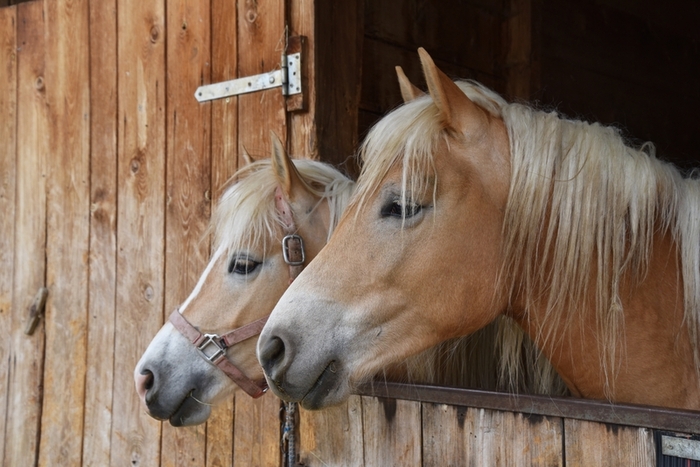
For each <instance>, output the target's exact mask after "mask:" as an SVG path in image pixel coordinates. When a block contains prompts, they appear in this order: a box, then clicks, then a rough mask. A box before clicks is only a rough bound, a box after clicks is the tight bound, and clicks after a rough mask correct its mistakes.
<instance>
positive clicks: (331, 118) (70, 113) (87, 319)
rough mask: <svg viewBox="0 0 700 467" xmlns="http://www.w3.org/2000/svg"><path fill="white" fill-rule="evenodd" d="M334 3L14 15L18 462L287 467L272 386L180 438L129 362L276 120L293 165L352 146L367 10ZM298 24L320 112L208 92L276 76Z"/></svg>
mask: <svg viewBox="0 0 700 467" xmlns="http://www.w3.org/2000/svg"><path fill="white" fill-rule="evenodd" d="M317 3H318V4H317ZM321 3H324V5H320V4H321ZM336 3H340V2H307V1H303V0H269V1H264V2H263V1H253V0H238V1H230V0H195V1H192V0H168V1H167V2H166V1H165V0H119V1H117V0H51V1H44V0H35V1H33V2H28V3H21V4H19V5H15V6H9V7H2V8H0V216H1V221H0V264H1V265H2V268H0V331H2V333H3V336H5V337H3V339H0V385H2V389H0V407H2V408H3V410H4V415H3V416H2V417H0V437H1V438H2V442H0V459H2V460H1V462H2V464H3V465H8V466H20V465H66V466H67V465H86V466H87V465H90V466H105V465H120V466H123V465H130V466H149V467H150V466H158V465H187V466H202V467H203V466H215V465H216V466H227V465H233V464H235V465H242V466H248V465H258V466H278V465H280V462H281V453H280V445H279V435H280V411H279V409H280V402H279V400H278V399H276V398H275V397H274V396H272V395H271V394H268V395H266V396H265V397H263V398H261V399H259V400H255V401H253V400H251V399H250V398H249V397H248V396H246V395H241V396H239V397H235V398H233V397H232V398H231V399H230V400H229V401H227V402H226V403H225V404H224V405H223V406H222V407H220V408H218V409H216V410H215V411H214V413H213V416H212V418H211V419H210V421H209V422H208V423H207V424H206V425H202V426H198V427H191V428H178V429H175V428H172V427H171V426H170V425H169V424H167V423H161V422H158V421H155V420H153V419H151V418H150V417H148V416H147V415H145V414H144V413H143V410H142V409H141V408H140V406H139V402H138V399H137V395H136V392H135V390H134V384H133V377H132V373H133V369H134V366H135V364H136V362H137V360H138V358H139V357H140V355H141V354H142V352H143V351H144V350H145V348H146V346H147V345H148V343H149V342H150V340H151V338H152V337H153V336H154V335H155V333H156V332H157V331H158V329H159V328H160V327H161V325H162V324H163V322H164V321H165V318H166V317H167V315H168V314H169V312H170V311H171V310H172V309H173V308H174V307H175V306H177V305H178V304H179V303H180V302H181V301H182V300H183V299H184V298H185V297H186V296H187V294H188V293H189V291H190V290H191V289H192V287H193V286H194V284H195V282H196V280H197V279H198V276H199V274H200V272H201V271H202V269H203V268H204V266H205V264H206V261H207V258H208V255H209V248H210V246H209V244H208V241H206V239H205V240H204V241H202V238H203V236H204V233H205V229H206V226H207V223H208V220H209V216H210V211H211V207H212V204H213V203H214V202H215V200H216V198H217V197H218V196H219V194H220V187H221V186H222V185H223V183H224V182H225V181H226V180H227V179H228V178H229V177H230V176H231V175H232V173H233V172H234V171H235V170H236V168H237V167H238V161H239V156H240V154H241V152H242V148H243V147H245V148H246V149H247V150H248V151H249V152H250V153H251V154H252V155H254V156H258V157H260V156H265V157H266V156H267V155H268V153H269V148H270V139H269V132H270V130H273V131H275V132H276V133H277V134H278V135H279V136H280V137H281V138H283V139H284V140H286V142H287V146H288V150H289V151H290V153H291V154H292V155H293V156H296V157H311V158H316V159H323V160H326V161H329V162H333V163H342V162H344V161H346V160H347V159H348V157H349V156H350V155H351V154H352V152H353V150H354V148H355V144H356V138H357V131H356V128H357V100H358V99H359V93H358V92H359V60H360V55H361V53H360V48H359V44H360V42H359V40H358V37H361V30H360V26H361V21H360V18H361V14H360V11H361V6H362V2H359V1H349V2H343V4H342V5H338V4H336ZM286 34H289V35H303V36H306V38H307V42H306V48H305V50H304V53H305V55H304V58H303V60H305V61H306V64H305V66H304V72H305V73H306V76H305V78H304V83H305V85H306V89H305V91H304V94H305V96H304V99H305V100H304V106H305V109H303V110H299V111H296V112H293V113H290V112H288V111H287V110H286V106H285V99H284V97H283V96H282V94H281V92H280V90H279V89H271V90H267V91H263V92H258V93H253V94H247V95H241V96H237V97H229V98H226V99H221V100H217V101H213V102H209V103H204V104H200V103H198V102H197V101H196V100H195V99H194V91H195V89H196V88H197V87H198V86H200V85H202V84H208V83H214V82H219V81H224V80H229V79H233V78H238V77H241V76H248V75H253V74H259V73H263V72H268V71H271V70H273V69H275V68H278V67H279V62H280V56H281V53H282V51H283V49H284V41H285V37H286ZM341 51H342V57H343V60H338V57H340V56H341V53H340V52H341ZM319 64H321V65H319ZM348 70H350V72H348ZM321 103H322V104H321ZM41 287H46V288H47V289H48V300H47V303H46V308H45V313H44V315H43V318H42V320H41V321H40V322H39V324H38V326H37V328H36V330H35V331H34V332H33V333H32V334H31V335H28V334H25V332H24V331H25V327H26V325H27V321H28V308H29V306H30V304H31V303H32V300H33V299H34V297H35V295H36V293H37V291H38V290H39V289H40V288H41Z"/></svg>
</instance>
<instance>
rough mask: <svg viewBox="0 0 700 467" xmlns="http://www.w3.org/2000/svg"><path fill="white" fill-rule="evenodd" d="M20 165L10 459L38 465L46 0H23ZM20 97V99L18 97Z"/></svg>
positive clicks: (7, 432) (7, 444)
mask: <svg viewBox="0 0 700 467" xmlns="http://www.w3.org/2000/svg"><path fill="white" fill-rule="evenodd" d="M16 24H17V83H18V84H17V102H18V106H17V159H16V161H17V165H16V171H17V172H16V192H15V193H16V199H15V203H16V204H15V226H14V227H15V244H14V252H15V254H14V262H13V292H12V296H13V298H12V308H11V314H12V318H11V320H12V329H11V334H10V337H9V340H10V342H11V344H10V345H11V355H10V368H9V371H10V379H9V385H8V389H7V391H8V402H7V411H6V413H5V417H6V420H7V421H6V428H5V453H4V459H3V463H4V464H5V465H13V466H14V465H35V464H36V463H38V460H39V459H38V454H39V433H40V430H41V405H42V397H43V392H42V384H43V367H44V337H45V336H44V325H43V323H40V324H39V327H38V328H37V329H36V331H35V332H34V334H33V335H32V336H27V335H25V334H24V325H25V321H26V318H27V308H28V307H29V305H30V303H31V302H32V300H33V298H34V295H35V294H36V292H37V290H38V289H39V287H43V286H44V284H45V274H46V262H45V247H46V177H47V173H48V171H47V162H48V158H49V154H48V153H49V139H48V134H49V119H48V109H47V104H46V89H45V85H44V83H45V80H44V67H45V63H44V58H45V56H44V43H45V39H44V12H43V3H42V2H32V3H23V4H21V5H18V6H17V23H16ZM20 102H21V105H19V103H20Z"/></svg>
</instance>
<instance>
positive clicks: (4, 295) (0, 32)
mask: <svg viewBox="0 0 700 467" xmlns="http://www.w3.org/2000/svg"><path fill="white" fill-rule="evenodd" d="M0 63H1V64H2V66H1V67H0V70H2V71H0V218H2V219H3V222H2V223H0V264H2V265H5V267H3V268H2V269H1V270H0V335H3V336H10V335H11V333H12V264H13V262H14V252H15V188H16V183H15V182H16V177H17V165H16V164H17V160H16V158H17V8H15V7H9V8H2V9H0ZM11 342H12V341H11V340H10V339H2V340H1V341H0V388H2V389H0V407H3V408H5V413H7V403H8V396H9V394H8V391H7V390H8V388H9V382H10V379H9V378H10V361H11V360H10V356H11V353H12V348H11ZM6 424H7V419H6V417H0V440H4V439H5V427H6ZM4 455H5V443H4V442H2V441H0V459H3V458H4V457H5V456H4Z"/></svg>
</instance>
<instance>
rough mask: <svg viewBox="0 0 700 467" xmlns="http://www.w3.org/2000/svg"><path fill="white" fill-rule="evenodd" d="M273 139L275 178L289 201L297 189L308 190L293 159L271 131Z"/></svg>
mask: <svg viewBox="0 0 700 467" xmlns="http://www.w3.org/2000/svg"><path fill="white" fill-rule="evenodd" d="M270 138H271V139H272V168H273V170H274V171H275V176H276V177H277V180H278V182H279V186H280V188H282V191H283V192H284V194H285V196H286V197H287V199H288V200H291V199H292V198H293V197H292V194H293V192H294V190H295V189H299V188H302V189H306V183H304V180H303V179H302V178H301V175H299V171H298V170H297V168H296V167H295V166H294V163H293V162H292V159H291V158H290V157H289V156H288V155H287V151H285V149H284V146H283V145H282V141H281V140H280V139H279V137H278V136H277V135H276V134H275V133H274V132H273V131H270Z"/></svg>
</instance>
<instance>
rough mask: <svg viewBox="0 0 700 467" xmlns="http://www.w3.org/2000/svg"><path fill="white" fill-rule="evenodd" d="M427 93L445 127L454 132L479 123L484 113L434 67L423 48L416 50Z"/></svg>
mask: <svg viewBox="0 0 700 467" xmlns="http://www.w3.org/2000/svg"><path fill="white" fill-rule="evenodd" d="M418 55H419V56H420V61H421V65H422V66H423V73H424V74H425V80H426V82H427V83H428V92H429V93H430V97H432V98H433V102H435V105H436V106H437V107H438V109H439V110H440V113H441V114H442V118H443V121H444V123H445V125H447V126H448V127H450V128H452V129H455V130H463V129H465V127H466V126H467V125H466V124H468V123H470V122H472V123H473V122H474V119H476V120H477V121H481V120H482V119H483V118H484V116H485V115H484V113H483V112H482V111H481V109H480V108H479V106H477V105H476V104H475V103H473V102H472V101H471V100H470V99H469V98H468V97H467V95H466V94H464V92H462V90H461V89H460V88H459V86H457V84H455V82H454V81H452V80H451V79H450V78H449V77H448V76H447V75H446V74H445V73H443V72H442V71H440V69H439V68H438V67H437V66H435V62H434V61H433V59H432V58H431V57H430V55H428V52H426V51H425V49H424V48H422V47H421V48H419V49H418Z"/></svg>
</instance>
